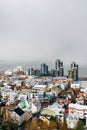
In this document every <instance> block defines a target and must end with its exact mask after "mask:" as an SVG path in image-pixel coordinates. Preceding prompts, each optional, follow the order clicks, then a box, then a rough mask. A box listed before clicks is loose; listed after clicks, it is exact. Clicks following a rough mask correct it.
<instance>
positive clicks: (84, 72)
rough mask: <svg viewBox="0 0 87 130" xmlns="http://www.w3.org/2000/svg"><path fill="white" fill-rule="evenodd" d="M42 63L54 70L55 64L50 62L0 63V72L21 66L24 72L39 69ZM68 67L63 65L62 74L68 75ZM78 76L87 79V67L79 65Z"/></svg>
mask: <svg viewBox="0 0 87 130" xmlns="http://www.w3.org/2000/svg"><path fill="white" fill-rule="evenodd" d="M42 63H46V64H47V65H48V68H49V70H50V69H55V63H54V62H50V61H25V62H24V61H17V62H16V61H14V62H13V61H0V71H5V70H13V69H14V68H15V67H17V66H23V68H24V71H27V70H28V69H29V68H34V69H40V66H41V64H42ZM69 68H70V65H64V74H65V75H68V69H69ZM79 76H80V77H81V76H82V77H87V65H79Z"/></svg>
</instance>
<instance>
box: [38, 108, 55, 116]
mask: <svg viewBox="0 0 87 130" xmlns="http://www.w3.org/2000/svg"><path fill="white" fill-rule="evenodd" d="M41 115H49V116H56V114H55V112H54V111H52V110H50V109H43V110H42V111H41Z"/></svg>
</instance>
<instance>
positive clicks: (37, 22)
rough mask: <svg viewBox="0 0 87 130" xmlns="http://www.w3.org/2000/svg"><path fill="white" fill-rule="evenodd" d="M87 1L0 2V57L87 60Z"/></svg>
mask: <svg viewBox="0 0 87 130" xmlns="http://www.w3.org/2000/svg"><path fill="white" fill-rule="evenodd" d="M86 5H87V1H86V0H84V1H82V0H75V1H73V0H71V1H69V0H66V1H65V0H61V1H58V0H55V1H53V0H33V1H32V0H29V1H28V0H26V1H24V0H19V1H17V0H15V1H12V0H3V1H1V2H0V36H1V37H0V60H6V61H45V62H47V61H51V62H54V61H55V59H58V58H59V59H61V60H62V61H64V64H68V65H69V64H70V63H71V62H72V61H75V62H77V63H78V64H80V65H84V64H87V61H86V55H87V51H86V49H87V44H86V42H87V38H86V34H87V24H86V23H87V17H86V12H87V8H86Z"/></svg>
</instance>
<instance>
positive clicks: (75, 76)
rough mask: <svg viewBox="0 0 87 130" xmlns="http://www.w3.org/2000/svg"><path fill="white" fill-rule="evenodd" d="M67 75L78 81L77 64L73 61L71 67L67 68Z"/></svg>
mask: <svg viewBox="0 0 87 130" xmlns="http://www.w3.org/2000/svg"><path fill="white" fill-rule="evenodd" d="M68 76H69V78H72V79H73V80H74V81H78V64H76V63H75V62H72V63H71V67H70V69H69V70H68Z"/></svg>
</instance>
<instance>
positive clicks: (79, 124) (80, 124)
mask: <svg viewBox="0 0 87 130" xmlns="http://www.w3.org/2000/svg"><path fill="white" fill-rule="evenodd" d="M74 130H85V128H84V124H83V122H82V121H81V120H79V121H78V122H77V124H76V126H75V129H74Z"/></svg>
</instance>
